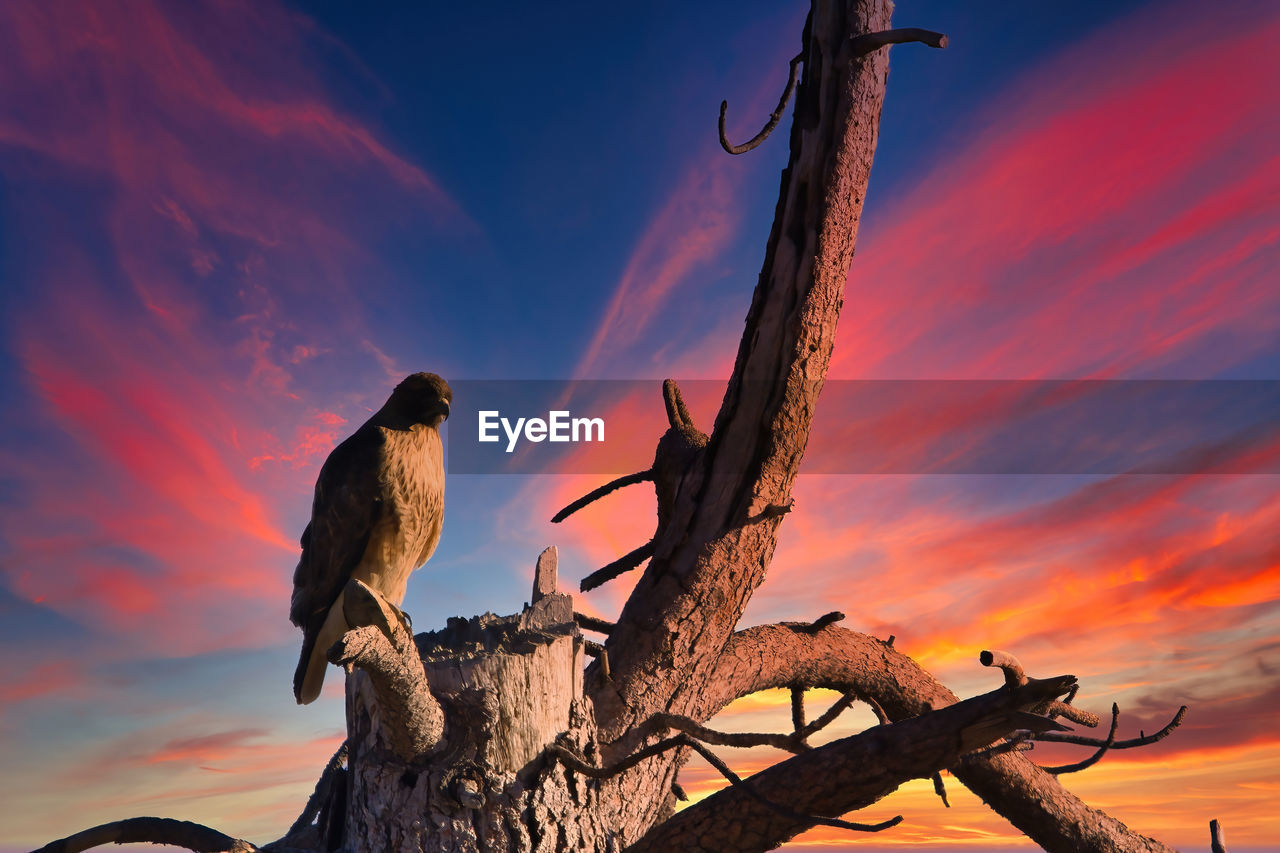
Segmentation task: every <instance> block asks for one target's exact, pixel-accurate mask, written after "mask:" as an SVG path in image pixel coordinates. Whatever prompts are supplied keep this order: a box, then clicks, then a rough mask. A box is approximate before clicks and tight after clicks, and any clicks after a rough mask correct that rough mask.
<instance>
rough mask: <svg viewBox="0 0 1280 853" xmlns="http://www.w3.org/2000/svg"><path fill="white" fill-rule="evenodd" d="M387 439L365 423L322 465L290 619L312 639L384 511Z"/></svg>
mask: <svg viewBox="0 0 1280 853" xmlns="http://www.w3.org/2000/svg"><path fill="white" fill-rule="evenodd" d="M383 440H384V439H383V435H382V431H381V430H380V429H378V428H377V427H374V426H371V425H369V424H365V425H364V426H363V427H361V428H360V429H359V430H357V431H356V432H355V433H354V434H353V435H351V437H350V438H348V439H347V440H346V441H344V442H342V443H341V444H339V445H338V446H337V447H336V448H334V450H333V452H332V453H330V454H329V458H328V459H327V460H325V463H324V466H323V467H322V468H321V469H320V476H319V478H318V479H317V480H316V494H315V501H314V502H313V504H312V507H311V523H310V524H308V525H307V529H306V530H304V531H303V533H302V558H301V559H300V560H299V561H298V568H297V570H296V571H295V572H294V574H293V599H292V602H291V604H290V608H289V618H290V619H291V620H292V621H293V624H295V625H297V626H299V627H300V628H302V630H303V633H304V635H305V637H306V639H308V640H311V639H313V638H314V637H315V635H316V633H318V632H319V630H320V627H321V626H322V625H323V624H324V620H325V616H326V615H327V614H328V612H329V608H330V607H331V606H332V605H333V603H334V601H336V600H337V598H338V595H339V594H340V593H341V592H342V590H343V588H344V587H345V586H346V585H347V581H348V580H350V579H351V574H352V572H353V571H355V568H356V566H357V565H359V563H360V559H361V557H363V556H364V551H365V548H366V546H367V545H368V544H369V535H370V533H371V532H372V530H373V527H374V525H375V524H376V523H377V521H378V519H379V517H380V516H381V514H382V511H383V500H382V486H381V484H380V482H379V477H380V472H381V469H382V453H383Z"/></svg>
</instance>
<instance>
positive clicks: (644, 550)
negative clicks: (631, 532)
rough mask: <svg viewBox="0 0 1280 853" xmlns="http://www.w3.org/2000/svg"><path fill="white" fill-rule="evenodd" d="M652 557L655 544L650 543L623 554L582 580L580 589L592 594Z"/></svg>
mask: <svg viewBox="0 0 1280 853" xmlns="http://www.w3.org/2000/svg"><path fill="white" fill-rule="evenodd" d="M652 556H653V542H652V541H649V542H646V543H644V544H643V545H641V546H640V547H639V548H637V549H635V550H634V551H631V552H630V553H627V554H623V555H622V556H621V557H619V558H618V559H616V560H614V561H613V562H612V563H610V564H609V565H607V566H605V567H604V568H601V569H596V570H595V571H594V572H592V573H591V574H589V575H587V576H586V577H585V578H583V579H582V583H581V584H579V586H578V588H579V589H581V590H582V591H583V592H590V591H591V590H593V589H595V588H596V587H598V586H604V585H605V584H607V583H608V582H609V581H611V580H613V579H614V578H616V577H618V576H619V575H625V574H626V573H627V572H629V571H631V570H632V569H634V568H637V567H638V566H639V565H640V564H641V563H643V562H644V561H645V560H647V559H649V558H650V557H652Z"/></svg>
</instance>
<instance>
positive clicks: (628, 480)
mask: <svg viewBox="0 0 1280 853" xmlns="http://www.w3.org/2000/svg"><path fill="white" fill-rule="evenodd" d="M652 479H653V471H652V470H646V471H637V472H636V473H634V474H627V475H626V476H625V477H619V478H618V479H616V480H610V481H609V482H607V483H605V484H604V485H603V486H600V487H599V488H597V489H592V490H591V491H589V492H587V493H586V494H585V495H583V496H582V497H580V498H578V499H577V500H576V501H574V502H573V503H571V504H569V505H568V506H567V507H565V508H564V509H562V510H560V511H559V512H557V513H556V514H555V515H553V516H551V521H552V523H554V524H559V523H560V522H562V521H564V520H565V519H566V518H568V517H569V516H571V515H573V514H574V513H575V512H577V511H578V510H580V509H582V508H583V507H585V506H587V505H588V504H592V503H595V502H596V501H598V500H600V499H601V498H602V497H604V496H605V495H607V494H609V493H610V492H616V491H617V490H618V489H621V488H623V487H625V486H634V485H635V484H636V483H644V482H647V481H649V480H652Z"/></svg>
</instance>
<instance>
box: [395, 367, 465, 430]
mask: <svg viewBox="0 0 1280 853" xmlns="http://www.w3.org/2000/svg"><path fill="white" fill-rule="evenodd" d="M452 400H453V392H452V391H451V390H449V383H448V382H445V381H444V380H443V379H441V378H440V377H439V376H436V375H435V374H434V373H413V374H410V375H409V376H406V377H405V379H404V381H403V382H401V383H400V384H399V385H397V386H396V390H394V391H392V392H391V399H389V400H388V401H387V407H388V408H390V409H393V410H394V411H395V412H396V414H397V415H399V416H401V417H403V418H405V419H407V420H408V421H409V422H411V423H417V424H426V425H427V426H432V427H438V426H440V424H441V423H443V422H444V419H445V418H447V417H449V403H450V402H452Z"/></svg>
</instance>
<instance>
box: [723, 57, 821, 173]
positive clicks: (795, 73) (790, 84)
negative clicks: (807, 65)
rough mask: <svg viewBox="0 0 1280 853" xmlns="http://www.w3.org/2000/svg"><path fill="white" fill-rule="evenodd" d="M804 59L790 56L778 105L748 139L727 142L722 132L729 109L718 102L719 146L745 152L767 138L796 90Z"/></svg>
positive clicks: (737, 152)
mask: <svg viewBox="0 0 1280 853" xmlns="http://www.w3.org/2000/svg"><path fill="white" fill-rule="evenodd" d="M803 61H804V54H803V53H798V54H796V55H795V56H793V57H791V63H790V69H789V70H788V71H787V86H786V88H785V89H783V90H782V97H781V98H779V99H778V106H777V108H776V109H774V111H773V112H772V113H771V114H770V115H769V120H768V121H767V122H765V125H764V127H763V128H761V129H760V132H759V133H757V134H756V135H755V136H753V137H751V138H750V139H748V140H747V141H746V142H744V143H742V144H741V145H734V144H732V143H731V142H729V137H727V136H725V133H724V114H725V111H726V110H728V109H729V102H728V101H721V102H720V147H721V148H723V149H724V150H725V151H728V152H729V153H730V154H746V153H747V152H748V151H750V150H751V149H752V148H755V147H756V146H758V145H759V144H760V143H761V142H764V141H765V140H766V139H768V138H769V134H771V133H773V129H774V128H775V127H777V126H778V122H779V121H781V120H782V114H783V113H784V112H785V111H786V109H787V102H788V101H790V100H791V93H792V92H794V91H795V90H796V81H797V80H798V79H799V78H800V75H799V69H800V63H801V62H803Z"/></svg>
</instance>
